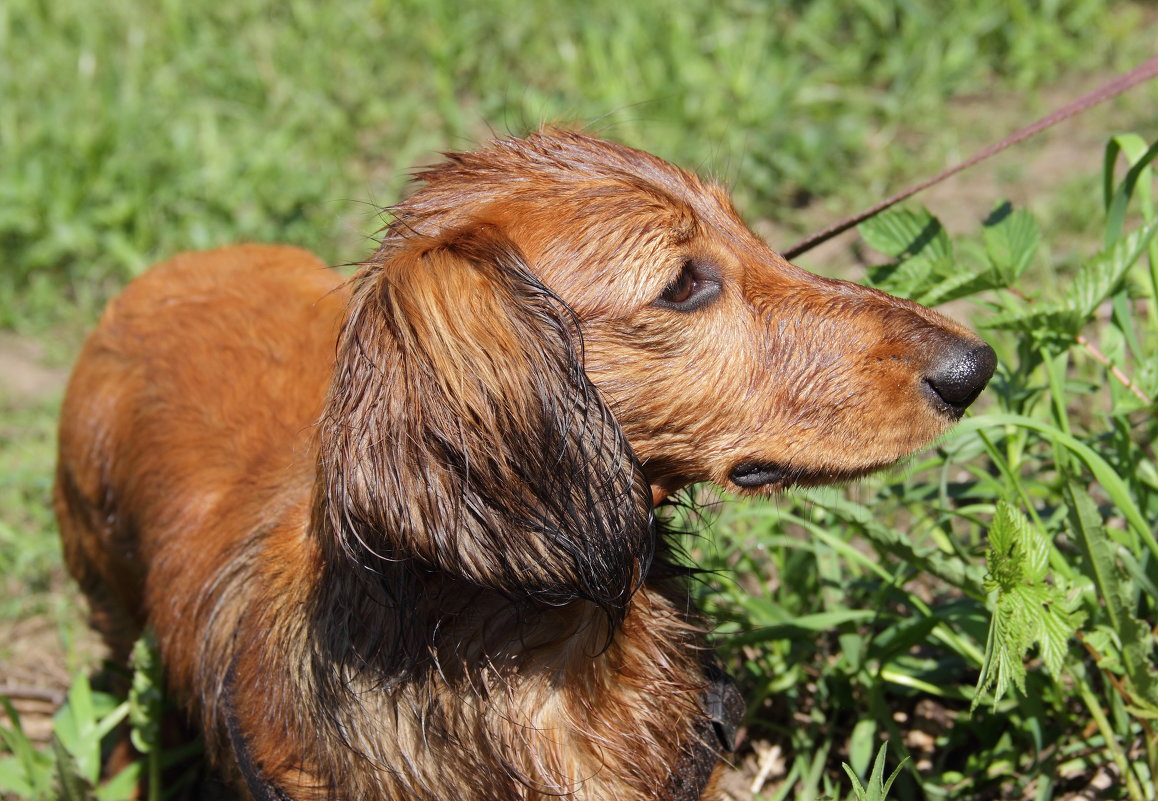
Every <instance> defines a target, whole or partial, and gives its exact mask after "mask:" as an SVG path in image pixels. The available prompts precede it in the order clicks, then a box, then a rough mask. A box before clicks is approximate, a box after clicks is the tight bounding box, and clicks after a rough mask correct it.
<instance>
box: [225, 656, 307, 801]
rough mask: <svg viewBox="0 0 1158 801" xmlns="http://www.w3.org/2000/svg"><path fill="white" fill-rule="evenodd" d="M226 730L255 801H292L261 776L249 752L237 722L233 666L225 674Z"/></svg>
mask: <svg viewBox="0 0 1158 801" xmlns="http://www.w3.org/2000/svg"><path fill="white" fill-rule="evenodd" d="M225 699H226V701H225V704H226V707H225V728H226V729H227V730H228V732H229V744H230V745H231V746H233V756H234V758H235V759H236V760H237V768H238V770H240V771H241V776H242V778H243V779H245V786H246V787H247V788H249V794H250V795H251V796H253V801H291V799H290V797H289V796H288V795H286V794H285V793H284V792H282V790H281V788H280V787H278V786H277V785H275V784H273V783H272V782H270V781H269V780H268V779H266V778H265V777H264V776H262V775H261V769H260V768H259V767H258V766H257V762H256V761H255V760H254V758H253V753H252V752H251V751H250V750H249V741H248V740H247V739H246V738H245V733H244V732H242V731H241V725H240V724H239V723H238V722H237V714H236V713H235V712H234V711H233V666H232V665H230V666H229V672H228V673H226V674H225Z"/></svg>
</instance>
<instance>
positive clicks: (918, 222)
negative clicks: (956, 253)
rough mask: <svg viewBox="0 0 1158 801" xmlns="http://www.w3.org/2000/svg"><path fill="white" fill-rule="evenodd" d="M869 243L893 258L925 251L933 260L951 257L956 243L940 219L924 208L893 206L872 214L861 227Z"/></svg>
mask: <svg viewBox="0 0 1158 801" xmlns="http://www.w3.org/2000/svg"><path fill="white" fill-rule="evenodd" d="M857 230H859V231H860V235H861V236H862V237H864V240H865V242H867V243H868V245H869V247H872V248H874V249H875V250H879V251H880V252H881V253H884V254H885V255H886V256H891V257H892V258H894V259H899V260H902V261H904V260H906V259H911V258H913V257H914V256H916V255H917V254H922V255H924V256H926V257H927V258H931V259H934V260H938V259H950V258H952V255H953V246H952V244H951V243H950V242H949V236H948V235H947V234H946V233H945V228H944V227H943V226H942V225H941V221H940V220H938V219H937V218H936V217H934V216H933V215H932V214H930V213H929V212H928V211H926V210H924V209H921V211H920V212H913V211H909V210H908V209H892V210H889V211H885V212H882V213H880V214H878V215H877V216H875V217H870V218H869V219H867V220H865V221H864V222H863V223H861V224H860V226H859V227H858V229H857Z"/></svg>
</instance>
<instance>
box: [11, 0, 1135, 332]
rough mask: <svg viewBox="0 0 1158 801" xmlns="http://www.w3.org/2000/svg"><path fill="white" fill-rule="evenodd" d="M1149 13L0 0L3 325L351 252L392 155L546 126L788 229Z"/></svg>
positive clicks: (393, 166) (871, 190)
mask: <svg viewBox="0 0 1158 801" xmlns="http://www.w3.org/2000/svg"><path fill="white" fill-rule="evenodd" d="M1153 19H1154V15H1153V14H1152V13H1151V12H1150V11H1149V10H1148V9H1146V8H1145V7H1144V6H1143V5H1142V4H1140V3H1115V2H1109V0H1049V1H1047V2H1029V0H1019V1H1018V2H1005V3H977V2H963V1H961V0H938V2H917V1H916V0H816V1H815V2H782V3H766V2H754V1H753V0H725V1H724V2H682V3H675V2H657V3H635V2H624V0H582V2H577V1H574V0H572V1H566V0H565V1H564V2H555V3H550V4H535V5H529V4H524V3H520V2H515V0H497V2H490V3H469V2H457V1H456V0H390V1H388V2H382V1H381V0H377V1H375V0H365V1H363V2H360V1H359V0H344V1H343V2H333V3H317V2H308V1H307V0H292V1H291V2H284V3H270V2H264V1H263V0H237V1H236V2H231V3H208V2H189V0H160V1H159V2H141V0H107V2H102V3H101V4H100V6H99V7H96V6H93V5H92V4H90V3H87V2H83V0H6V2H5V3H3V4H2V5H0V59H2V60H0V98H3V102H0V152H2V154H3V155H2V158H0V246H2V249H3V253H4V265H3V269H2V272H0V325H4V326H6V327H15V328H18V329H22V330H36V329H41V328H43V326H44V325H46V324H51V323H53V322H56V321H59V320H60V319H61V318H62V317H63V318H68V317H72V316H74V315H75V313H76V312H75V310H76V309H78V308H79V309H81V310H83V312H84V313H85V314H89V315H91V313H92V311H93V310H94V309H95V308H96V307H98V306H99V305H100V303H101V302H102V301H103V300H104V299H105V297H106V296H107V295H108V294H109V292H110V291H111V290H113V289H115V288H116V287H117V286H119V285H120V284H121V283H122V282H123V281H124V280H125V279H126V278H128V277H130V276H132V275H134V274H136V273H138V272H140V271H141V270H142V269H144V267H145V266H146V265H148V264H150V263H152V262H153V261H155V260H156V259H158V258H160V257H164V256H166V255H169V254H171V253H173V252H174V251H177V250H180V249H186V248H202V247H210V246H213V245H219V244H223V243H227V242H233V241H237V240H239V239H245V240H262V241H278V242H293V243H296V244H300V245H304V246H306V247H310V248H313V249H316V250H317V251H318V252H319V253H320V254H321V255H322V257H323V258H324V259H326V260H328V261H330V262H345V261H350V260H356V259H358V258H360V257H361V255H362V254H363V253H365V252H366V250H367V249H368V247H369V244H368V243H367V242H366V240H365V237H366V235H367V234H368V233H370V232H372V231H373V230H374V229H375V228H376V227H377V226H378V225H379V218H378V215H377V213H376V206H378V205H386V204H389V203H390V202H392V201H394V200H396V199H397V198H398V197H399V195H400V193H401V192H402V191H403V187H404V183H405V180H406V171H407V169H409V168H410V167H413V166H414V165H415V164H417V163H421V162H425V161H429V160H430V159H431V158H432V157H433V154H434V153H435V152H436V151H438V150H442V149H447V148H450V149H462V148H469V147H471V146H472V145H474V144H476V143H478V142H479V141H482V140H485V139H486V138H487V137H489V136H490V135H491V134H492V132H497V133H506V132H514V133H520V132H523V131H526V130H527V129H528V128H533V127H535V126H537V125H538V124H540V123H541V122H543V121H564V122H574V123H576V124H580V125H586V126H588V127H590V128H592V129H594V130H595V131H597V132H600V133H602V134H604V135H607V136H610V137H613V138H617V139H620V140H622V141H625V142H628V143H630V144H632V145H635V146H637V147H641V148H643V149H646V150H650V151H653V152H655V153H657V154H659V155H661V156H663V157H665V158H667V159H669V160H672V161H675V162H677V163H680V164H682V165H686V166H688V167H691V168H696V169H699V170H701V171H704V172H706V173H710V174H713V175H716V176H718V177H720V178H721V179H722V180H724V181H726V182H727V183H729V184H731V185H733V186H734V187H735V190H736V193H737V200H738V203H739V205H740V206H741V207H742V208H743V209H745V210H746V212H747V213H748V214H749V215H751V216H753V217H759V218H767V219H771V220H774V221H777V222H780V223H782V224H783V225H785V226H787V228H788V229H789V230H791V229H793V228H797V229H799V228H801V226H799V225H796V224H794V222H795V220H796V219H798V218H800V219H803V218H802V217H801V215H798V214H797V213H796V209H799V208H800V207H803V206H807V205H810V204H813V205H815V204H817V203H819V202H823V203H824V204H825V206H827V207H831V208H833V209H835V208H840V207H844V206H848V205H850V204H851V205H856V204H863V203H865V202H867V201H869V200H871V199H873V198H875V196H876V194H878V193H879V192H880V191H881V190H883V188H884V187H886V186H892V185H894V184H896V182H897V181H898V180H900V179H902V178H904V177H907V176H911V175H915V174H916V173H917V172H918V171H920V170H921V169H922V168H925V167H928V166H931V165H933V164H938V163H940V161H941V160H942V158H943V157H944V155H945V154H946V152H949V151H952V150H953V149H954V147H956V146H958V145H959V144H960V142H959V140H958V139H957V134H956V133H955V129H954V127H953V126H947V125H946V121H947V116H946V108H947V104H948V103H950V102H951V101H952V100H953V99H954V98H964V97H969V96H978V95H980V96H986V95H990V94H992V93H994V92H1002V91H1009V92H1015V93H1016V96H1017V97H1019V98H1022V99H1023V100H1021V101H1019V102H1018V104H1017V108H1018V111H1019V112H1020V111H1025V112H1026V113H1032V112H1034V111H1037V110H1039V109H1037V108H1034V106H1035V103H1034V101H1033V100H1032V98H1033V97H1034V96H1035V95H1034V92H1032V91H1029V90H1033V89H1034V88H1037V87H1043V86H1048V85H1052V84H1055V83H1057V82H1060V81H1063V80H1064V78H1065V76H1073V75H1078V74H1082V73H1091V72H1092V73H1104V72H1106V71H1109V70H1113V69H1116V68H1118V67H1121V66H1123V65H1125V64H1129V63H1131V62H1132V61H1136V60H1138V58H1139V56H1140V55H1141V54H1143V53H1148V52H1149V50H1150V49H1151V48H1152V46H1153V44H1154V42H1153V37H1152V36H1147V35H1145V23H1147V22H1149V21H1152V20H1153ZM1019 116H1020V115H1019ZM1003 119H1004V117H1003ZM993 133H996V131H994V132H993ZM1059 166H1060V165H1059Z"/></svg>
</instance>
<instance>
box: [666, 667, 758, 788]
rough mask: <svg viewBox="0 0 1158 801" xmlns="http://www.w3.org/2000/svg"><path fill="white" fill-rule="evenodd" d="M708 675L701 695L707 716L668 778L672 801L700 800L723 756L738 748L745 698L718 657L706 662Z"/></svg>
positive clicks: (694, 729)
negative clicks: (719, 662)
mask: <svg viewBox="0 0 1158 801" xmlns="http://www.w3.org/2000/svg"><path fill="white" fill-rule="evenodd" d="M704 678H706V679H707V680H708V686H707V687H706V688H705V689H704V694H703V696H702V698H701V703H702V704H703V707H704V713H705V717H703V718H701V719H700V720H698V721H696V723H695V725H694V727H693V729H692V730H693V732H694V733H695V736H694V737H693V739H692V745H691V747H690V748H689V750H688V751H687V752H686V753H685V754H684V758H683V759H682V760H680V764H679V765H677V766H676V769H675V770H673V771H672V774H671V778H670V779H669V780H668V797H669V798H670V799H671V801H699V798H700V796H702V795H703V793H704V790H705V789H706V788H707V786H708V781H710V780H711V778H712V774H713V773H714V772H715V770H716V766H717V765H719V763H720V759H721V758H722V757H723V756H724V755H725V754H730V753H731V752H732V751H734V750H736V731H737V730H738V729H739V727H740V721H741V720H742V719H743V717H744V711H745V704H744V698H743V696H741V695H740V691H739V690H738V689H736V684H735V682H733V681H732V677H731V676H729V675H728V674H727V673H725V672H724V670H723V669H722V668H721V667H720V666H719V664H718V663H717V662H716V661H715V660H714V659H713V660H711V661H705V662H704Z"/></svg>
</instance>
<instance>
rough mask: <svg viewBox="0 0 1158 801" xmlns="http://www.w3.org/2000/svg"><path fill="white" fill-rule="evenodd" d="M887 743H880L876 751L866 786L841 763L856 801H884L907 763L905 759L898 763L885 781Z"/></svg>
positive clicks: (851, 770)
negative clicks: (850, 783)
mask: <svg viewBox="0 0 1158 801" xmlns="http://www.w3.org/2000/svg"><path fill="white" fill-rule="evenodd" d="M887 749H888V743H881V747H880V750H879V751H877V758H876V759H875V760H874V761H873V770H872V774H871V775H870V776H869V778H868V786H867V787H866V786H865V785H863V784H861V781H860V779H858V778H857V775H856V772H855V771H853V769H852V768H851V767H849V765H848V763H847V762H842V763H841V767H843V768H844V772H845V773H846V774H848V778H849V780H850V781H851V782H852V792H853V795H854V796H855V797H856V799H857V801H886V799H887V798H888V796H889V790H890V789H891V788H892V786H893V782H894V781H896V779H897V776H899V775H900V773H901V768H903V767H904V765H905V763H906V762H908V761H909V758H908V757H905V758H904V759H902V760H901V761H900V763H899V764H898V765H897V767H896V768H895V769H894V770H893V772H892V773H891V774H890V775H889V778H888V779H885V755H886V753H887Z"/></svg>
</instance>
